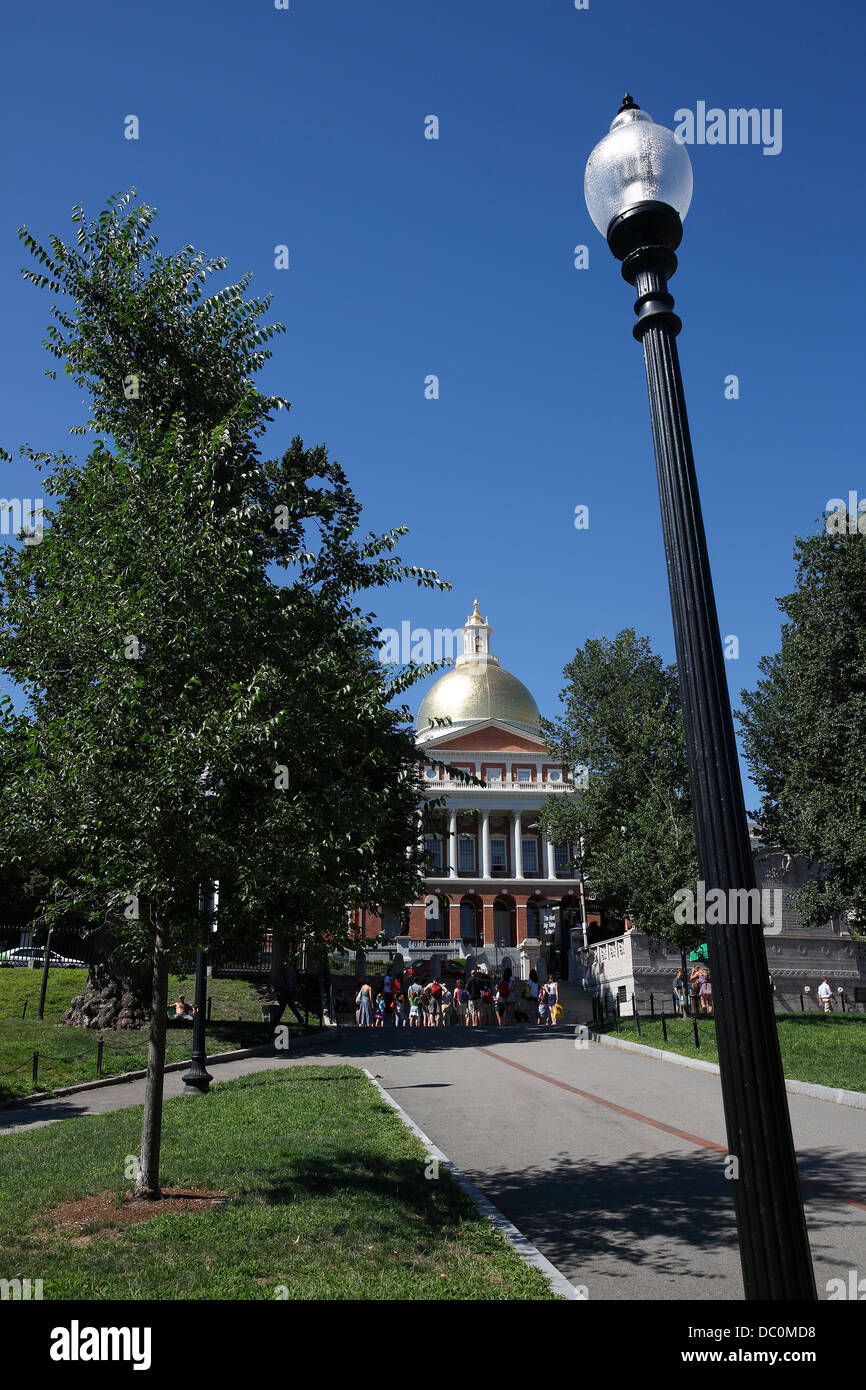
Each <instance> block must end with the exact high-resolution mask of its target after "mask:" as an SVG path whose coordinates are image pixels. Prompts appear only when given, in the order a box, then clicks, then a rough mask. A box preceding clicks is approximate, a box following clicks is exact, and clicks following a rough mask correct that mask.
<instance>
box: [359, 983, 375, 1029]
mask: <svg viewBox="0 0 866 1390" xmlns="http://www.w3.org/2000/svg"><path fill="white" fill-rule="evenodd" d="M355 1003H356V1004H357V1006H358V1012H357V1014H356V1015H355V1017H356V1019H357V1021H358V1027H359V1028H372V1026H373V991H372V990H371V988H370V986H369V985H368V984H367V981H366V980H362V981H361V988H360V989H359V990H358V995H357V998H356V999H355Z"/></svg>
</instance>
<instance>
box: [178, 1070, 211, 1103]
mask: <svg viewBox="0 0 866 1390" xmlns="http://www.w3.org/2000/svg"><path fill="white" fill-rule="evenodd" d="M180 1079H181V1081H182V1082H183V1095H185V1096H204V1095H207V1093H208V1090H209V1089H210V1083H211V1082H212V1081H213V1077H212V1076H211V1074H210V1072H209V1071H206V1070H205V1068H204V1067H203V1066H201V1064H199V1065H198V1066H196V1065H195V1064H193V1066H191V1067H190V1069H189V1071H187V1072H184V1074H183V1076H182V1077H181V1078H180Z"/></svg>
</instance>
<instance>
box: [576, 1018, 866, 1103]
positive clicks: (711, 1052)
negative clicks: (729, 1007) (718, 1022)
mask: <svg viewBox="0 0 866 1390" xmlns="http://www.w3.org/2000/svg"><path fill="white" fill-rule="evenodd" d="M776 1022H777V1024H778V1028H779V1046H780V1048H781V1050H782V1067H783V1069H784V1072H785V1075H786V1076H787V1077H790V1078H791V1079H792V1080H796V1081H814V1082H817V1083H818V1084H819V1085H821V1086H838V1087H841V1088H842V1089H843V1090H846V1091H866V1015H863V1014H860V1015H857V1014H792V1015H791V1016H790V1017H784V1018H777V1020H776ZM640 1024H641V1037H640V1038H638V1036H637V1029H636V1027H635V1023H634V1020H633V1019H631V1018H623V1019H620V1025H619V1026H620V1036H621V1037H623V1038H626V1039H627V1040H628V1041H629V1042H641V1043H645V1044H646V1045H647V1046H648V1047H660V1048H664V1049H665V1050H666V1051H668V1052H679V1053H681V1054H682V1055H683V1056H684V1057H700V1058H702V1059H703V1060H704V1061H705V1062H718V1060H719V1054H718V1051H717V1048H716V1027H715V1022H714V1020H713V1019H712V1018H700V1017H699V1018H698V1035H699V1037H700V1040H701V1045H700V1048H696V1047H695V1042H694V1034H693V1030H692V1022H691V1019H682V1018H679V1019H676V1020H673V1019H668V1020H667V1030H668V1040H667V1042H664V1041H663V1039H662V1025H661V1019H659V1018H644V1016H643V1015H641V1021H640ZM603 1031H605V1032H607V1033H615V1028H614V1024H613V1020H612V1019H608V1020H607V1021H606V1026H605V1028H604V1030H603Z"/></svg>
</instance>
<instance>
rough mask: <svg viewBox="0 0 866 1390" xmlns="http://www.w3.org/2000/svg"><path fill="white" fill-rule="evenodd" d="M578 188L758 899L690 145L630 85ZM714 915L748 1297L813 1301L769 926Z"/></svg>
mask: <svg viewBox="0 0 866 1390" xmlns="http://www.w3.org/2000/svg"><path fill="white" fill-rule="evenodd" d="M585 193H586V202H587V207H588V209H589V214H590V216H591V218H592V220H593V222H594V223H595V225H596V227H597V228H598V230H599V231H600V232H601V233H602V235H603V236H605V237H606V238H607V243H608V245H609V247H610V249H611V251H612V252H613V254H614V256H615V257H616V258H617V260H619V261H621V262H622V274H623V277H624V278H625V279H626V280H627V281H628V282H629V284H631V285H633V286H634V287H635V289H636V290H637V296H638V297H637V301H636V303H635V313H636V315H637V323H636V324H635V325H634V329H633V332H634V336H635V337H636V338H637V339H638V341H639V342H641V343H642V344H643V350H644V362H645V365H646V376H647V387H648V390H649V402H650V416H651V420H652V432H653V442H654V446H655V456H656V466H657V472H658V485H659V498H660V502H661V516H662V530H663V534H664V544H665V555H666V557H667V569H668V583H669V586H670V594H671V609H672V612H673V626H674V637H675V641H676V652H677V663H678V668H679V680H680V690H681V696H682V706H683V721H684V725H685V735H686V746H687V754H688V766H689V780H690V786H691V796H692V807H693V816H694V825H695V835H696V838H697V850H698V863H699V865H700V871H701V876H702V878H703V880H704V883H705V885H706V894H707V899H709V897H710V890H711V889H713V888H715V889H721V890H722V891H723V893H724V899H723V900H722V899H720V898H719V897H718V896H717V897H716V899H715V901H717V902H718V901H724V902H725V903H726V904H727V903H730V902H732V901H735V902H736V903H737V904H740V903H743V902H749V904H750V907H751V906H752V904H753V903H754V902H755V897H754V894H752V895H751V896H750V898H748V899H746V898H744V896H743V895H742V892H740V894H739V895H738V896H737V897H736V898H735V899H732V897H731V892H730V890H747V891H748V890H754V889H755V887H756V881H755V868H754V861H753V858H752V853H751V848H750V844H749V831H748V824H747V821H746V808H745V803H744V801H743V790H742V785H741V782H740V774H739V766H738V760H737V746H736V741H735V738H734V725H733V719H732V717H731V706H730V701H729V699H728V690H727V682H726V678H725V668H724V658H723V655H722V643H721V637H720V633H719V623H718V618H717V615H716V602H715V597H714V594H713V584H712V577H711V574H710V563H709V558H708V555H707V543H706V537H705V534H704V523H703V518H702V516H701V504H700V498H699V496H698V485H697V479H696V477H695V466H694V459H693V457H692V446H691V440H690V437H689V425H688V419H687V416H686V404H685V397H684V394H683V384H682V377H681V374H680V363H679V355H678V352H677V343H676V338H677V334H678V333H679V331H680V328H681V327H682V324H681V322H680V320H679V318H678V317H677V315H676V314H675V313H674V312H673V305H674V301H673V299H672V297H671V295H670V294H669V293H668V279H669V278H670V276H672V275H673V273H674V271H675V270H676V268H677V258H676V256H675V254H674V252H675V250H676V248H677V247H678V246H679V244H680V241H681V239H682V233H683V228H682V219H683V218H684V217H685V215H686V212H687V211H688V207H689V203H690V202H691V196H692V168H691V162H690V160H689V156H688V152H687V151H686V149H685V147H684V146H683V145H680V144H678V143H677V141H676V140H675V138H674V136H673V133H672V132H671V131H670V130H667V129H666V128H665V127H664V126H658V125H656V124H655V123H654V122H653V120H652V117H651V116H649V115H648V114H647V113H646V112H645V111H641V110H640V108H639V107H638V106H636V104H635V102H634V101H633V100H632V98H631V97H630V96H626V97H625V99H624V101H623V103H622V106H621V107H620V109H619V111H618V112H617V115H616V117H615V119H614V121H613V123H612V125H611V128H610V132H609V134H608V135H606V136H605V138H604V139H603V140H601V141H600V143H599V144H598V145H596V147H595V149H594V150H593V151H592V154H591V155H590V157H589V161H588V163H587V166H586V176H585ZM671 909H672V911H673V904H672V905H671ZM719 915H721V916H723V917H726V918H727V921H726V922H725V923H721V924H719V925H713V924H711V923H709V922H708V923H707V925H706V940H707V944H708V947H709V953H710V965H711V968H712V972H713V997H714V1000H715V1013H716V1037H717V1042H718V1049H719V1069H720V1072H721V1083H722V1097H723V1101H724V1109H725V1122H726V1126H727V1136H728V1152H729V1156H730V1157H731V1158H735V1159H736V1160H737V1162H736V1164H735V1165H733V1172H734V1174H735V1176H734V1177H733V1180H732V1183H731V1185H732V1187H733V1195H734V1206H735V1210H736V1217H737V1229H738V1234H739V1241H740V1258H741V1261H742V1268H743V1284H744V1288H745V1294H746V1298H748V1299H784V1300H796V1299H814V1298H815V1297H816V1293H815V1279H814V1274H813V1270H812V1259H811V1255H810V1251H809V1238H808V1235H807V1232H806V1222H805V1217H804V1214H803V1202H802V1197H801V1194H800V1182H799V1176H798V1173H797V1160H796V1155H795V1152H794V1143H793V1137H792V1134H791V1121H790V1116H789V1113H788V1104H787V1098H786V1094H785V1082H784V1077H783V1073H782V1061H781V1055H780V1052H779V1041H778V1035H777V1032H776V1021H775V1016H774V1010H773V1001H772V994H771V992H770V987H769V978H768V971H767V958H766V952H765V949H764V940H763V928H762V925H761V922H760V920H759V919H758V920H757V921H754V920H752V913H751V912H748V913H746V914H744V915H745V916H746V917H747V918H748V919H749V920H747V921H745V922H737V921H731V920H730V918H731V915H732V914H731V913H730V912H724V913H721V914H719ZM733 915H734V916H738V915H739V914H738V913H734V914H733ZM758 918H759V914H758Z"/></svg>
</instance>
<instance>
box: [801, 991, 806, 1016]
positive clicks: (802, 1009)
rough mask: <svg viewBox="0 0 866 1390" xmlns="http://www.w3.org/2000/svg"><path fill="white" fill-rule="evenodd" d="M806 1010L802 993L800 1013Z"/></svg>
mask: <svg viewBox="0 0 866 1390" xmlns="http://www.w3.org/2000/svg"><path fill="white" fill-rule="evenodd" d="M805 1012H806V1006H805V1004H804V1003H803V996H802V994H801V995H800V1013H801V1014H804V1013H805Z"/></svg>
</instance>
